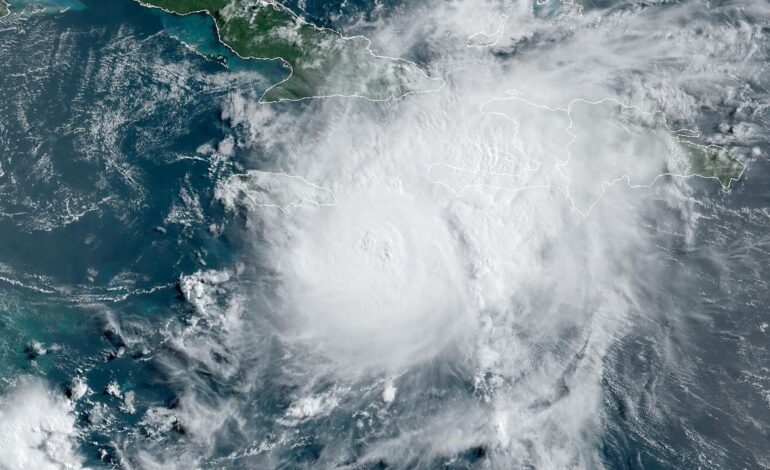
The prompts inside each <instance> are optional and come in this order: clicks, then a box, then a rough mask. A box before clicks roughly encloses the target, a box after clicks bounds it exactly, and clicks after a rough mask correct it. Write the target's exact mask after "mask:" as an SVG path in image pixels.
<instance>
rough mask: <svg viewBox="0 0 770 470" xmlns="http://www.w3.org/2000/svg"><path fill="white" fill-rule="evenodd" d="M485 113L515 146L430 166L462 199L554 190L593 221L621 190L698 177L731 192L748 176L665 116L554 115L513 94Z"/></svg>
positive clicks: (579, 103)
mask: <svg viewBox="0 0 770 470" xmlns="http://www.w3.org/2000/svg"><path fill="white" fill-rule="evenodd" d="M509 95H511V93H509ZM481 111H482V113H483V114H486V115H488V116H489V117H490V119H491V120H490V121H489V122H488V123H487V124H486V126H487V128H488V129H489V130H490V132H493V134H496V135H508V136H509V138H508V139H509V140H510V143H507V144H503V143H500V142H493V143H491V146H490V150H488V151H487V152H484V153H483V154H480V155H478V156H476V155H474V154H473V153H463V154H461V155H459V156H458V157H451V158H447V159H446V160H444V161H441V162H435V163H434V164H433V165H431V167H430V168H429V171H428V178H429V179H430V180H431V181H433V182H434V183H437V184H441V185H443V186H444V187H446V188H448V189H450V190H451V191H453V192H455V193H456V194H460V193H462V192H463V191H465V190H472V189H473V188H477V187H493V188H499V189H502V190H507V191H520V190H524V189H534V188H538V189H544V188H551V189H554V190H557V191H559V192H560V193H562V194H563V195H565V196H566V197H567V198H568V199H569V200H570V202H571V204H572V206H573V207H574V209H576V210H577V211H578V212H579V213H580V214H582V215H583V216H588V214H589V213H590V212H591V210H592V208H593V207H594V205H595V204H596V203H597V202H599V200H600V199H601V198H602V197H603V196H604V194H605V192H606V191H607V190H608V188H610V187H611V186H613V185H615V184H616V183H620V182H625V183H626V184H627V185H628V186H629V187H634V188H640V187H650V186H652V185H653V184H655V182H656V181H657V180H658V179H659V178H661V177H693V176H697V177H702V178H711V179H714V180H717V181H719V182H720V184H721V185H722V187H723V188H724V189H728V188H729V187H730V186H731V183H732V182H734V181H738V180H739V179H740V177H741V175H742V173H743V170H744V168H745V165H744V164H743V163H742V162H741V161H740V160H739V159H738V158H736V157H735V156H734V155H732V154H731V153H730V151H729V150H728V149H727V148H724V147H722V146H719V145H715V144H713V143H711V142H710V141H709V139H708V138H705V137H704V136H702V135H701V133H700V132H699V131H698V130H692V129H681V130H673V129H671V127H670V126H669V124H668V123H667V120H666V117H665V115H664V114H663V113H661V112H646V111H643V110H642V109H639V108H637V107H635V106H629V105H625V104H622V103H620V102H619V101H617V100H614V99H611V98H606V99H602V100H599V101H587V100H583V99H575V100H572V101H571V102H570V103H569V104H568V106H566V107H549V106H547V105H543V104H538V103H535V102H531V101H529V100H527V99H525V98H524V97H522V96H521V95H519V94H518V93H514V94H512V96H507V97H505V98H496V99H492V100H490V101H488V102H486V103H484V104H483V105H482V106H481ZM499 118H505V119H499Z"/></svg>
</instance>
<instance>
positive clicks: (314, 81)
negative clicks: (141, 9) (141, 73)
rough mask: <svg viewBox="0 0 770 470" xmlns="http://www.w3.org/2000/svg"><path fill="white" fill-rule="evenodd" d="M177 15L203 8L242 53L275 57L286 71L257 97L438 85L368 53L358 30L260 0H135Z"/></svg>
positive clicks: (412, 68)
mask: <svg viewBox="0 0 770 470" xmlns="http://www.w3.org/2000/svg"><path fill="white" fill-rule="evenodd" d="M139 1H140V3H141V4H143V5H145V6H150V7H157V8H161V9H163V10H165V11H167V12H169V13H175V14H178V15H189V14H208V15H210V16H211V17H212V18H213V19H214V22H215V25H216V29H217V34H218V35H219V40H220V41H221V42H222V43H223V44H225V45H226V46H227V47H229V48H230V49H231V50H232V51H233V52H235V53H236V54H237V55H238V56H240V57H242V58H246V59H280V60H282V61H283V62H284V64H285V65H286V67H287V68H288V69H289V71H290V74H289V76H288V77H287V78H285V79H284V80H282V81H281V82H279V83H277V84H275V85H273V86H272V87H271V88H270V89H268V90H267V91H266V92H265V94H264V95H263V97H262V100H263V101H269V102H273V101H283V100H299V99H306V98H314V97H326V96H358V97H364V98H369V99H372V100H378V101H380V100H389V99H397V98H401V97H403V96H405V95H407V94H410V93H415V92H424V91H435V90H438V89H439V88H441V86H443V84H444V82H443V80H440V79H433V78H430V77H429V76H428V75H427V74H426V73H425V72H424V71H423V70H421V69H420V68H419V67H418V66H417V65H416V64H414V63H412V62H410V61H408V60H404V59H396V58H391V57H383V56H378V55H376V54H374V53H373V52H372V51H371V49H370V42H369V40H368V39H366V38H364V37H362V36H354V37H345V36H343V35H341V34H340V33H338V32H337V31H334V30H331V29H327V28H320V27H318V26H316V25H313V24H312V23H309V22H307V21H305V20H303V19H302V18H300V17H299V16H297V15H296V14H295V13H294V12H293V11H291V10H290V9H288V8H286V7H285V6H283V5H281V4H279V3H275V2H271V1H265V0H139Z"/></svg>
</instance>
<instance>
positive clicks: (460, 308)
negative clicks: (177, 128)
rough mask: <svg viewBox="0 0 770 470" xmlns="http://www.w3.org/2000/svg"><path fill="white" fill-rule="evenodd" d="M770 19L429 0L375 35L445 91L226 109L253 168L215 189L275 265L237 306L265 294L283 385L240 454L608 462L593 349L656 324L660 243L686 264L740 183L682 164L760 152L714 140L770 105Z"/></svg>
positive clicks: (600, 364) (737, 141)
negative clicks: (698, 187) (762, 84)
mask: <svg viewBox="0 0 770 470" xmlns="http://www.w3.org/2000/svg"><path fill="white" fill-rule="evenodd" d="M768 15H770V9H768V8H767V5H766V4H764V3H762V2H743V3H730V4H725V5H712V6H711V8H705V7H704V5H702V4H700V3H697V2H688V3H684V4H671V5H665V4H661V5H645V6H642V5H639V6H637V5H635V4H632V3H624V4H620V5H616V6H613V7H610V8H591V9H583V8H581V7H580V6H578V5H566V4H565V5H557V4H555V3H552V2H550V3H545V4H542V5H540V4H538V5H536V6H535V7H534V8H532V7H531V5H529V4H527V3H525V2H519V3H504V2H499V3H498V2H478V1H473V2H468V1H466V2H440V3H439V2H431V3H430V4H424V5H414V6H411V7H410V12H409V14H404V15H401V16H397V17H391V18H387V19H384V20H381V21H378V22H376V23H374V24H370V25H368V26H367V31H369V32H371V35H372V39H373V43H374V44H375V46H376V47H378V48H382V49H384V50H385V53H387V54H388V55H392V56H399V57H410V58H416V59H418V60H420V61H421V62H422V63H423V65H424V66H425V67H426V68H427V69H428V70H429V71H430V73H431V74H432V75H435V76H441V77H442V78H444V79H445V80H446V86H445V88H444V89H442V90H440V91H439V92H432V93H424V94H416V95H412V96H409V97H408V98H405V99H403V100H400V101H396V102H388V103H375V102H370V101H367V100H363V99H359V100H345V99H328V100H317V101H312V102H308V103H303V104H302V105H301V106H294V107H293V106H264V105H262V104H259V103H258V102H257V98H258V96H254V95H248V94H237V95H234V96H233V99H232V100H231V102H230V103H229V104H228V105H227V106H226V108H225V111H224V115H225V117H226V118H227V119H228V120H229V121H230V122H231V123H232V125H233V126H234V127H235V128H236V129H238V131H239V133H240V135H241V137H240V139H241V140H240V142H239V143H240V145H243V146H246V147H251V148H253V149H254V152H255V154H256V155H258V160H255V161H258V162H260V163H259V164H258V165H259V167H260V170H259V171H253V172H250V173H249V174H247V175H244V176H242V177H239V178H231V179H230V180H227V181H224V182H223V183H222V184H221V185H220V187H219V189H218V196H219V198H220V200H221V201H222V202H223V203H224V204H225V206H226V207H228V208H230V209H231V210H234V211H241V212H245V214H246V217H247V220H248V222H247V229H248V230H249V231H250V233H252V234H253V235H252V236H253V238H254V255H253V257H252V258H251V259H250V260H244V265H245V269H246V270H247V271H248V270H255V271H258V272H268V273H269V275H268V276H267V277H265V278H264V280H263V281H261V282H263V283H265V284H266V285H267V286H269V288H267V289H265V288H264V287H263V288H262V289H264V290H262V294H255V293H254V290H252V291H251V293H250V295H258V296H261V295H264V296H267V297H269V298H270V300H269V305H270V307H269V309H270V311H271V312H272V313H271V317H272V318H271V319H270V320H268V322H269V323H270V331H271V333H270V334H271V335H276V337H277V338H280V340H279V341H280V342H281V344H282V345H283V346H282V347H285V348H287V350H290V351H292V353H291V354H292V356H291V357H289V358H288V359H287V358H286V357H284V358H282V359H281V361H280V362H281V364H283V367H288V368H297V369H298V371H296V375H294V376H293V378H292V379H291V382H292V383H294V385H293V391H292V393H291V400H292V401H291V404H290V406H289V408H288V410H287V411H286V414H285V416H283V417H281V418H279V419H278V424H279V427H278V428H279V429H281V431H280V432H279V434H278V435H279V436H281V437H280V438H278V440H277V441H273V442H272V443H269V444H268V443H267V440H265V441H262V444H260V445H259V447H258V448H255V450H254V452H253V453H248V452H247V453H244V454H240V456H238V457H236V458H237V459H244V461H245V462H274V463H275V462H278V461H280V459H282V457H281V455H283V454H282V453H283V451H284V449H285V446H290V445H295V444H296V442H297V441H296V440H295V439H296V437H294V434H293V433H294V432H295V430H296V432H298V433H299V435H306V436H313V437H312V439H313V440H314V442H317V443H318V444H319V446H320V448H321V450H319V455H317V456H316V458H317V460H316V461H315V462H316V464H318V465H321V466H329V467H331V466H335V465H343V466H344V465H353V463H352V462H356V464H355V465H364V466H365V465H375V464H377V463H378V462H384V463H387V464H388V465H395V466H396V467H398V468H401V467H412V466H417V467H426V468H428V467H431V466H432V465H436V464H437V462H450V463H451V462H454V463H455V464H458V465H459V463H458V462H463V461H464V462H466V463H467V462H482V461H483V462H486V463H487V464H488V465H491V466H492V467H494V468H511V467H521V466H528V465H534V466H536V467H539V468H567V467H583V468H594V467H597V466H602V465H603V462H604V461H605V458H604V457H603V456H602V455H601V452H600V450H599V449H600V444H601V442H600V441H601V439H602V433H603V432H604V430H605V428H604V425H603V423H604V421H605V420H606V419H607V416H606V414H605V413H606V411H605V410H603V400H604V399H605V397H604V395H603V391H602V387H603V385H602V383H603V380H605V381H606V380H608V378H609V377H612V376H613V374H614V371H612V370H609V369H608V361H609V360H608V355H609V354H610V353H611V350H612V348H613V347H615V346H617V345H618V344H620V342H621V340H622V339H623V338H624V337H625V336H626V335H627V334H628V333H629V332H631V331H633V330H634V329H638V328H642V327H643V326H645V325H647V324H648V323H649V322H651V321H652V322H654V321H658V319H659V316H660V315H666V314H667V313H666V312H665V311H660V310H659V309H660V308H661V307H662V306H663V307H664V306H665V304H666V301H665V300H663V299H659V296H663V297H665V296H669V295H676V293H675V292H669V291H668V287H667V285H666V283H667V282H668V276H669V272H667V271H665V269H668V268H665V266H666V259H667V257H669V256H670V251H669V250H668V249H666V246H672V245H680V246H682V247H685V248H684V249H687V248H686V247H687V246H688V245H689V244H691V243H693V239H692V233H693V232H694V231H695V230H697V226H698V224H699V215H698V211H697V205H698V202H697V199H696V198H695V196H693V189H692V184H702V183H705V184H706V185H709V184H711V185H713V188H712V189H713V190H714V191H718V190H721V189H720V188H721V186H720V183H719V181H717V179H722V180H723V181H722V182H723V184H724V186H725V187H727V186H729V184H731V183H732V181H730V178H729V177H728V178H722V177H720V175H718V174H717V173H706V172H703V171H698V165H697V162H695V163H694V161H695V160H697V158H700V157H699V156H698V155H697V154H696V153H694V152H693V149H696V150H697V149H704V148H709V146H710V145H716V144H719V145H722V146H728V147H730V148H731V150H730V153H729V158H730V160H729V161H730V162H731V164H732V165H733V166H734V167H735V168H738V170H737V173H735V174H734V175H740V172H741V171H742V169H743V163H740V160H741V159H743V160H746V159H747V158H751V155H752V152H753V155H754V156H757V155H758V154H759V152H760V150H759V148H758V147H756V146H755V145H754V144H755V142H752V138H751V133H752V131H750V129H754V128H755V126H756V123H752V122H750V121H749V120H748V119H747V121H746V122H743V123H740V124H739V126H741V127H742V129H745V130H746V132H744V133H743V135H736V134H734V133H733V134H729V135H728V134H724V133H720V132H719V131H718V130H717V132H716V133H714V134H711V133H713V132H714V129H713V128H710V127H708V126H710V125H711V123H710V122H709V120H711V119H720V118H721V119H725V118H726V113H727V112H728V111H729V110H730V109H735V108H738V109H742V108H747V110H746V111H745V112H743V113H742V114H743V115H749V116H750V115H751V110H756V109H757V107H758V106H761V104H760V103H759V102H758V101H756V100H755V99H752V98H751V97H750V96H749V95H748V93H749V90H748V87H750V86H751V85H750V84H751V83H752V82H753V81H757V80H759V81H762V80H764V77H763V76H762V74H763V73H764V71H765V70H766V68H767V66H766V63H765V60H766V51H767V46H766V45H764V43H763V41H765V38H764V35H765V34H766V31H764V30H763V29H762V24H763V23H764V22H765V21H766V20H767V17H768ZM359 26H360V25H359ZM486 31H491V32H492V33H487V32H486ZM707 113H708V114H709V115H708V116H707V115H706V114H707ZM723 113H724V114H723ZM720 116H721V117H720ZM702 126H706V127H705V128H703V129H701V127H702ZM722 149H723V150H724V147H722ZM725 151H726V150H725ZM265 162H269V163H265ZM731 171H735V170H731ZM702 178H707V181H703V180H702ZM708 179H710V181H708ZM260 276H262V277H264V275H258V277H260ZM259 290H260V289H259V288H258V289H257V291H259ZM242 315H243V316H244V317H245V318H247V317H249V316H251V315H255V313H254V311H252V310H248V309H247V310H246V311H244V312H243V314H242ZM249 321H252V320H249ZM260 321H264V319H263V320H260ZM265 331H266V329H265V328H264V327H262V328H260V329H256V330H254V331H251V330H249V329H248V327H247V330H246V333H244V332H243V331H240V332H238V333H237V334H238V335H242V334H245V335H247V336H252V335H253V336H257V337H262V336H263V335H265ZM241 341H243V342H244V343H248V344H249V345H250V346H248V348H251V347H254V346H253V344H254V343H253V342H250V341H246V340H241ZM239 344H243V343H240V342H239ZM241 347H247V346H245V345H243V346H241ZM265 347H267V346H265ZM661 347H664V348H665V346H661ZM236 351H237V349H236ZM234 354H239V353H238V352H235V353H234ZM661 354H664V355H665V354H666V352H665V351H662V352H661ZM257 360H258V361H259V359H257ZM264 367H268V368H269V366H267V365H264ZM255 387H256V388H254V389H253V393H263V390H260V389H259V386H255ZM631 406H633V405H631ZM638 412H642V410H638V411H633V410H630V411H629V413H638ZM342 416H348V417H350V416H353V417H354V418H352V419H353V423H355V424H350V423H349V424H342V421H341V420H342ZM331 429H334V430H335V431H333V432H329V431H328V430H331ZM323 430H327V431H323ZM305 433H307V434H305ZM292 442H294V443H295V444H291V443H292ZM477 454H478V455H477ZM274 459H278V460H274ZM351 459H353V460H351ZM346 462H347V464H346ZM355 465H354V466H355Z"/></svg>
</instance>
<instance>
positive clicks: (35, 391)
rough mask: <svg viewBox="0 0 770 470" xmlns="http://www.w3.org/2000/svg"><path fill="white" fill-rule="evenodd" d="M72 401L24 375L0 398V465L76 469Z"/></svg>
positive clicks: (21, 469) (22, 469) (79, 464)
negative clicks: (24, 377) (23, 377)
mask: <svg viewBox="0 0 770 470" xmlns="http://www.w3.org/2000/svg"><path fill="white" fill-rule="evenodd" d="M76 439H77V428H76V427H75V415H74V409H73V404H72V403H71V402H70V401H69V400H67V398H66V397H64V396H63V395H61V394H58V393H56V392H54V391H53V390H51V389H49V388H48V386H46V385H45V384H44V383H43V382H41V381H39V380H36V379H23V380H21V381H20V383H19V384H18V385H16V386H15V387H13V388H12V389H11V390H9V391H8V392H7V393H6V394H5V395H4V396H3V397H2V398H1V399H0V468H2V469H7V470H27V469H29V470H62V469H65V470H75V469H82V468H83V457H82V456H81V455H80V454H79V453H78V451H77V440H76Z"/></svg>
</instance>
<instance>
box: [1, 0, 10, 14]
mask: <svg viewBox="0 0 770 470" xmlns="http://www.w3.org/2000/svg"><path fill="white" fill-rule="evenodd" d="M10 14H11V5H9V4H8V3H6V2H5V0H0V18H3V17H5V16H8V15H10Z"/></svg>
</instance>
